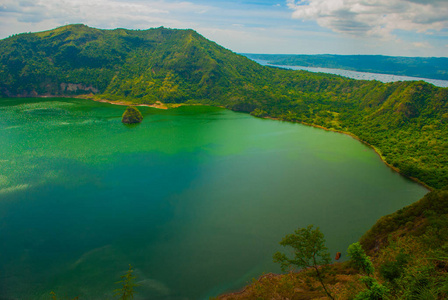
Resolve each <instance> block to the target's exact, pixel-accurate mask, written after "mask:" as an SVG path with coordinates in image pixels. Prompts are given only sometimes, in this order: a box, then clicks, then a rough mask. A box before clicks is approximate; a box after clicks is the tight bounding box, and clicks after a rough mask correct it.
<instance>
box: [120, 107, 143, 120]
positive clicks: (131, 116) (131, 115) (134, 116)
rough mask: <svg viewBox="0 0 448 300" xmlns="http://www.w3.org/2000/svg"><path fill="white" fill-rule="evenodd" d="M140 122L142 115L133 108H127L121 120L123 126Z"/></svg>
mask: <svg viewBox="0 0 448 300" xmlns="http://www.w3.org/2000/svg"><path fill="white" fill-rule="evenodd" d="M142 121H143V115H142V113H141V112H140V111H139V110H138V109H137V108H136V107H135V106H128V107H127V108H126V110H125V112H124V114H123V117H122V119H121V122H123V123H124V124H136V123H141V122H142Z"/></svg>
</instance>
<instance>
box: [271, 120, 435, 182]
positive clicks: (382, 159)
mask: <svg viewBox="0 0 448 300" xmlns="http://www.w3.org/2000/svg"><path fill="white" fill-rule="evenodd" d="M262 119H270V120H275V121H283V122H290V123H299V124H302V125H306V126H311V127H315V128H319V129H323V130H325V131H332V132H337V133H341V134H345V135H348V136H350V137H351V138H353V139H355V140H357V141H359V142H361V143H363V144H364V145H366V146H369V147H370V148H372V149H373V151H375V153H376V154H377V155H378V156H379V157H380V159H381V161H382V162H383V163H384V164H385V165H386V166H388V167H389V168H391V169H392V170H394V171H395V172H397V173H398V174H400V175H401V176H404V177H406V178H408V179H410V180H412V181H414V182H416V183H418V184H420V185H421V186H423V187H424V188H426V189H427V190H428V191H432V190H434V189H433V188H431V187H430V186H428V185H427V184H426V183H424V182H423V181H421V180H419V179H418V178H415V177H411V176H407V175H404V174H402V173H401V172H400V170H399V169H398V168H396V167H394V166H393V165H391V164H389V163H388V162H387V161H386V159H385V157H384V156H383V155H381V151H380V150H379V149H378V148H376V147H375V146H373V145H371V144H369V143H368V142H366V141H363V140H362V139H360V138H359V137H358V136H356V135H355V134H353V133H351V132H348V131H342V130H337V129H330V128H326V127H323V126H320V125H315V124H309V123H305V122H300V121H296V122H294V121H285V120H282V119H278V118H273V117H269V116H267V117H263V118H262Z"/></svg>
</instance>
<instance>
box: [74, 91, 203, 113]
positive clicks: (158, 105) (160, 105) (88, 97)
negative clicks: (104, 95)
mask: <svg viewBox="0 0 448 300" xmlns="http://www.w3.org/2000/svg"><path fill="white" fill-rule="evenodd" d="M74 98H78V99H85V100H92V101H95V102H101V103H109V104H113V105H121V106H146V107H153V108H157V109H164V110H166V109H170V108H176V107H180V106H185V104H183V103H173V104H171V103H170V104H166V103H162V102H160V101H156V103H154V104H144V103H140V104H135V103H132V102H130V101H122V100H117V101H112V100H107V99H98V98H94V97H93V95H92V94H90V95H81V96H76V97H74ZM188 105H194V104H188Z"/></svg>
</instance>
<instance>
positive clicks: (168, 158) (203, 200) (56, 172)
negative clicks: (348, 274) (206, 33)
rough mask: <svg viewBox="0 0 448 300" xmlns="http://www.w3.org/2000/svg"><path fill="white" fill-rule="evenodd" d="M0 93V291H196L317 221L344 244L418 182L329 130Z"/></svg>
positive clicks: (205, 110)
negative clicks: (129, 121) (130, 122)
mask: <svg viewBox="0 0 448 300" xmlns="http://www.w3.org/2000/svg"><path fill="white" fill-rule="evenodd" d="M123 111H124V107H121V106H114V105H110V104H104V103H96V102H92V101H88V100H79V99H1V101H0V141H1V142H0V291H1V295H0V298H1V299H48V298H49V297H48V295H49V293H50V291H55V292H56V293H57V294H58V296H59V297H61V298H68V297H71V298H73V297H75V296H80V299H110V298H112V294H113V293H112V291H113V290H114V289H116V288H118V286H117V285H116V284H114V282H116V281H118V280H119V278H120V275H122V274H124V273H125V272H126V270H127V268H128V266H129V264H132V266H133V267H134V269H135V275H136V276H137V281H138V283H139V284H140V286H139V287H138V288H137V292H138V294H137V297H136V299H149V298H150V299H206V298H208V297H210V296H215V295H217V294H219V293H222V292H226V291H229V290H233V289H238V288H240V287H241V286H243V285H244V284H246V283H247V282H248V281H250V280H251V278H253V277H258V276H259V275H260V274H262V272H278V271H279V269H278V267H277V266H276V265H275V264H273V263H272V254H273V253H274V252H275V251H277V250H280V249H279V246H278V242H279V241H280V240H281V238H282V237H283V236H284V235H285V234H288V233H291V232H292V231H293V230H294V229H296V228H297V227H303V226H306V225H308V224H315V225H317V226H320V228H321V230H322V231H323V232H324V234H325V235H326V239H327V245H328V247H329V248H330V250H331V252H332V255H334V253H335V252H336V251H341V252H343V253H344V251H345V249H346V248H347V246H348V245H349V244H350V243H352V242H355V241H357V240H358V239H359V237H360V236H361V235H362V233H364V232H365V231H366V230H367V229H368V228H369V227H370V226H372V224H373V223H374V222H375V221H376V220H377V219H378V218H379V217H380V216H382V215H384V214H387V213H391V212H393V211H395V210H397V209H399V208H401V207H403V206H405V205H407V204H410V203H412V202H414V201H416V200H418V199H419V198H421V197H422V196H423V195H424V194H425V193H426V192H427V191H426V190H425V189H424V188H422V187H421V186H419V185H417V184H415V183H413V182H411V181H409V180H407V179H405V178H403V177H401V176H400V175H398V174H396V173H394V172H393V171H391V170H390V169H389V168H388V167H386V166H385V165H384V164H383V163H382V162H381V161H380V159H379V158H378V156H377V155H376V154H375V153H374V152H373V151H372V150H371V149H369V148H368V147H366V146H364V145H363V144H361V143H359V142H357V141H356V140H354V139H352V138H350V137H348V136H345V135H342V134H337V133H332V132H327V131H323V130H320V129H315V128H312V127H306V126H303V125H299V124H291V123H284V122H279V121H272V120H263V119H257V118H253V117H251V116H249V115H246V114H241V113H235V112H231V111H228V110H225V109H221V108H213V107H204V106H190V107H180V108H177V109H173V110H168V111H164V110H157V109H153V108H146V107H142V108H141V111H142V113H143V114H144V116H145V119H144V121H143V123H142V124H140V125H136V126H125V125H123V124H122V123H121V115H122V113H123Z"/></svg>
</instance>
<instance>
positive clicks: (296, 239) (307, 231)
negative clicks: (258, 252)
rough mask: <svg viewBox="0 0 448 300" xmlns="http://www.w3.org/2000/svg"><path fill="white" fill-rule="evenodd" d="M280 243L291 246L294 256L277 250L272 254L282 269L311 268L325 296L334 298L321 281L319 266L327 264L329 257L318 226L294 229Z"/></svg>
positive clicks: (321, 275)
mask: <svg viewBox="0 0 448 300" xmlns="http://www.w3.org/2000/svg"><path fill="white" fill-rule="evenodd" d="M280 245H282V246H283V247H291V248H292V249H293V255H294V257H293V258H288V257H287V256H286V254H284V253H280V252H277V253H275V254H274V262H277V263H280V265H281V268H282V270H283V271H286V270H287V269H290V268H291V267H292V268H312V269H313V270H314V271H315V272H316V276H317V279H318V280H319V282H320V283H321V285H322V287H323V289H324V291H325V293H326V294H327V296H328V297H330V298H331V299H334V298H333V296H332V295H331V294H330V292H329V291H328V290H327V288H326V286H325V284H324V282H323V274H322V271H323V269H322V268H321V266H325V265H328V264H329V263H330V261H331V259H330V253H328V248H327V247H325V239H324V235H323V233H322V232H321V231H320V230H319V227H317V228H316V229H313V225H308V227H307V228H299V229H297V230H295V231H294V234H288V235H287V236H285V237H284V238H283V239H282V241H281V242H280Z"/></svg>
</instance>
